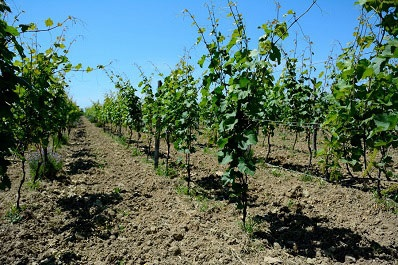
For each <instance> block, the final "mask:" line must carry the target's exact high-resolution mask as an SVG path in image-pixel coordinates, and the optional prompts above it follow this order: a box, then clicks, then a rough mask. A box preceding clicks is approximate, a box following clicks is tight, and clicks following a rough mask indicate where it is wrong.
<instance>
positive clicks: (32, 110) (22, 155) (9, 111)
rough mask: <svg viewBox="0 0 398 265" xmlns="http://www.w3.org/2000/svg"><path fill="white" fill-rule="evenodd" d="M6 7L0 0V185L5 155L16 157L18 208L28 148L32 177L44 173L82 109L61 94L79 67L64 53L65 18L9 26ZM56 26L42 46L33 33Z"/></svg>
mask: <svg viewBox="0 0 398 265" xmlns="http://www.w3.org/2000/svg"><path fill="white" fill-rule="evenodd" d="M11 14H12V13H11V9H10V8H9V6H8V5H7V4H6V3H5V1H3V0H1V1H0V16H1V17H0V119H1V122H0V177H1V181H0V184H1V186H2V188H7V187H9V186H10V185H11V183H10V179H9V178H8V176H7V168H8V166H9V164H10V157H14V159H17V160H19V161H21V167H22V170H23V176H22V178H21V181H20V184H19V189H18V196H17V203H16V208H17V209H18V210H20V192H21V188H22V186H23V184H24V182H25V178H26V174H25V163H26V161H27V158H28V157H29V156H32V155H33V153H34V155H36V156H37V157H36V158H35V159H36V163H37V164H36V172H35V174H33V178H34V179H33V182H35V181H37V180H38V179H39V178H42V177H46V176H49V175H51V174H52V173H53V170H54V168H52V167H54V164H53V163H54V161H53V160H52V159H54V157H53V156H54V153H53V152H54V151H55V149H56V148H57V147H58V146H59V145H60V144H62V142H63V140H64V139H65V135H66V134H67V133H68V132H70V129H71V127H72V126H74V125H75V124H76V122H77V121H78V120H79V118H80V116H81V114H82V112H81V110H80V109H79V107H78V106H77V105H76V104H75V103H74V102H73V101H72V100H71V98H70V97H69V96H68V94H67V90H66V89H67V87H68V80H67V77H66V74H67V73H68V72H70V71H80V69H81V65H80V64H79V65H72V63H71V62H70V61H69V59H68V57H67V54H68V51H69V48H70V45H67V44H66V40H65V36H64V35H65V28H64V25H65V24H66V23H73V18H72V17H69V18H67V19H66V20H65V21H63V22H60V23H57V24H55V23H54V22H53V21H52V20H51V19H47V20H46V21H45V22H44V24H45V25H44V28H43V29H41V28H39V27H38V25H36V24H34V23H30V24H20V25H18V26H17V25H14V24H16V23H17V22H18V16H17V17H15V19H14V22H13V23H12V25H10V24H9V23H8V22H7V21H9V20H10V19H11V18H10V17H11ZM50 31H60V32H61V33H60V35H59V36H58V37H56V39H55V41H54V43H53V44H51V45H50V46H49V47H48V48H47V49H43V47H42V46H41V44H39V43H38V42H37V39H38V35H40V34H45V32H50Z"/></svg>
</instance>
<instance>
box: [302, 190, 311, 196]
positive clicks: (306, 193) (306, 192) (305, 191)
mask: <svg viewBox="0 0 398 265" xmlns="http://www.w3.org/2000/svg"><path fill="white" fill-rule="evenodd" d="M303 196H304V198H309V197H310V192H309V191H308V190H303Z"/></svg>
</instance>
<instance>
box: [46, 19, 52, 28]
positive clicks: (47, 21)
mask: <svg viewBox="0 0 398 265" xmlns="http://www.w3.org/2000/svg"><path fill="white" fill-rule="evenodd" d="M44 24H46V27H51V26H52V25H54V22H53V21H52V19H51V18H48V19H46V20H45V21H44Z"/></svg>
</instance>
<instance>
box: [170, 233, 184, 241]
mask: <svg viewBox="0 0 398 265" xmlns="http://www.w3.org/2000/svg"><path fill="white" fill-rule="evenodd" d="M173 238H174V240H176V241H181V240H182V239H183V238H184V235H183V234H182V233H174V234H173Z"/></svg>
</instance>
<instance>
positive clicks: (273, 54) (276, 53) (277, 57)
mask: <svg viewBox="0 0 398 265" xmlns="http://www.w3.org/2000/svg"><path fill="white" fill-rule="evenodd" d="M269 58H270V59H271V60H272V61H274V62H278V64H280V63H281V51H280V50H279V48H278V47H276V46H275V45H272V48H271V51H270V54H269Z"/></svg>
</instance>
